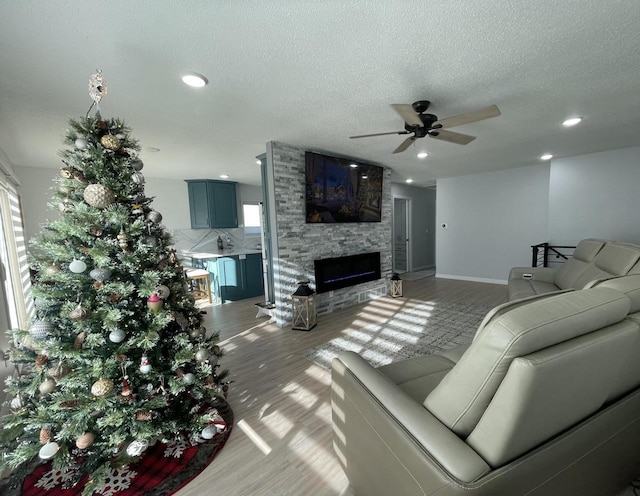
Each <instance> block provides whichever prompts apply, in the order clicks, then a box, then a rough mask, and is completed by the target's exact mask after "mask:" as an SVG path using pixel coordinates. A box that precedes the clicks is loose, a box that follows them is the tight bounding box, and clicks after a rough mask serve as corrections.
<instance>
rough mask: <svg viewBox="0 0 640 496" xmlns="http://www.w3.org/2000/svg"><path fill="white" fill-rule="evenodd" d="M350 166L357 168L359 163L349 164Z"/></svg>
mask: <svg viewBox="0 0 640 496" xmlns="http://www.w3.org/2000/svg"><path fill="white" fill-rule="evenodd" d="M349 167H351V168H352V169H357V168H358V164H349Z"/></svg>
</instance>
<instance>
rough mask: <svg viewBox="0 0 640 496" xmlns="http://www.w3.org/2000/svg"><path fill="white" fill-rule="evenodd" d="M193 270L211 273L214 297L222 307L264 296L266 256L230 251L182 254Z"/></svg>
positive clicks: (243, 251)
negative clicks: (224, 304) (232, 302)
mask: <svg viewBox="0 0 640 496" xmlns="http://www.w3.org/2000/svg"><path fill="white" fill-rule="evenodd" d="M180 255H181V256H182V258H183V261H184V262H186V263H185V265H188V262H189V261H190V262H191V266H192V267H193V268H199V269H205V270H208V271H209V276H210V279H211V296H212V297H213V298H214V300H215V301H216V302H218V303H227V302H230V301H238V300H244V299H246V298H253V297H254V296H260V295H262V294H264V285H263V279H262V252H261V251H260V250H247V249H239V248H238V249H236V248H229V249H225V250H220V251H217V252H191V251H186V250H183V251H181V252H180Z"/></svg>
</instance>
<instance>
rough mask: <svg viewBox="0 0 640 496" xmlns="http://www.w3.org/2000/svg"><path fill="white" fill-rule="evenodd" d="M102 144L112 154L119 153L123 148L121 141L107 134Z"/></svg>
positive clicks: (101, 140) (102, 139)
mask: <svg viewBox="0 0 640 496" xmlns="http://www.w3.org/2000/svg"><path fill="white" fill-rule="evenodd" d="M100 143H101V144H102V146H104V147H105V148H106V149H107V150H111V151H112V152H116V151H118V150H119V149H120V147H121V146H122V145H121V144H120V140H119V139H118V138H117V137H116V136H114V135H113V134H105V135H104V136H103V137H102V138H100Z"/></svg>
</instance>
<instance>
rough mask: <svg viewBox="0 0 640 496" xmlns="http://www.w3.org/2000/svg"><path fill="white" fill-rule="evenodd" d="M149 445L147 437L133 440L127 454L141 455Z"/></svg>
mask: <svg viewBox="0 0 640 496" xmlns="http://www.w3.org/2000/svg"><path fill="white" fill-rule="evenodd" d="M148 447H149V441H147V440H146V439H141V440H139V441H133V442H132V443H131V444H129V446H127V455H129V456H140V455H141V454H142V452H143V451H144V450H146V449H147V448H148Z"/></svg>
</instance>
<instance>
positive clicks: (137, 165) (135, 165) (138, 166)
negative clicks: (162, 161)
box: [131, 158, 144, 171]
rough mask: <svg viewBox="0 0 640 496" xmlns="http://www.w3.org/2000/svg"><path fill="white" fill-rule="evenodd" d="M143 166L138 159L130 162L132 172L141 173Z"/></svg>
mask: <svg viewBox="0 0 640 496" xmlns="http://www.w3.org/2000/svg"><path fill="white" fill-rule="evenodd" d="M143 166H144V164H143V163H142V160H140V159H139V158H136V159H135V160H133V161H132V162H131V167H133V169H134V170H137V171H141V170H142V167H143Z"/></svg>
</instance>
